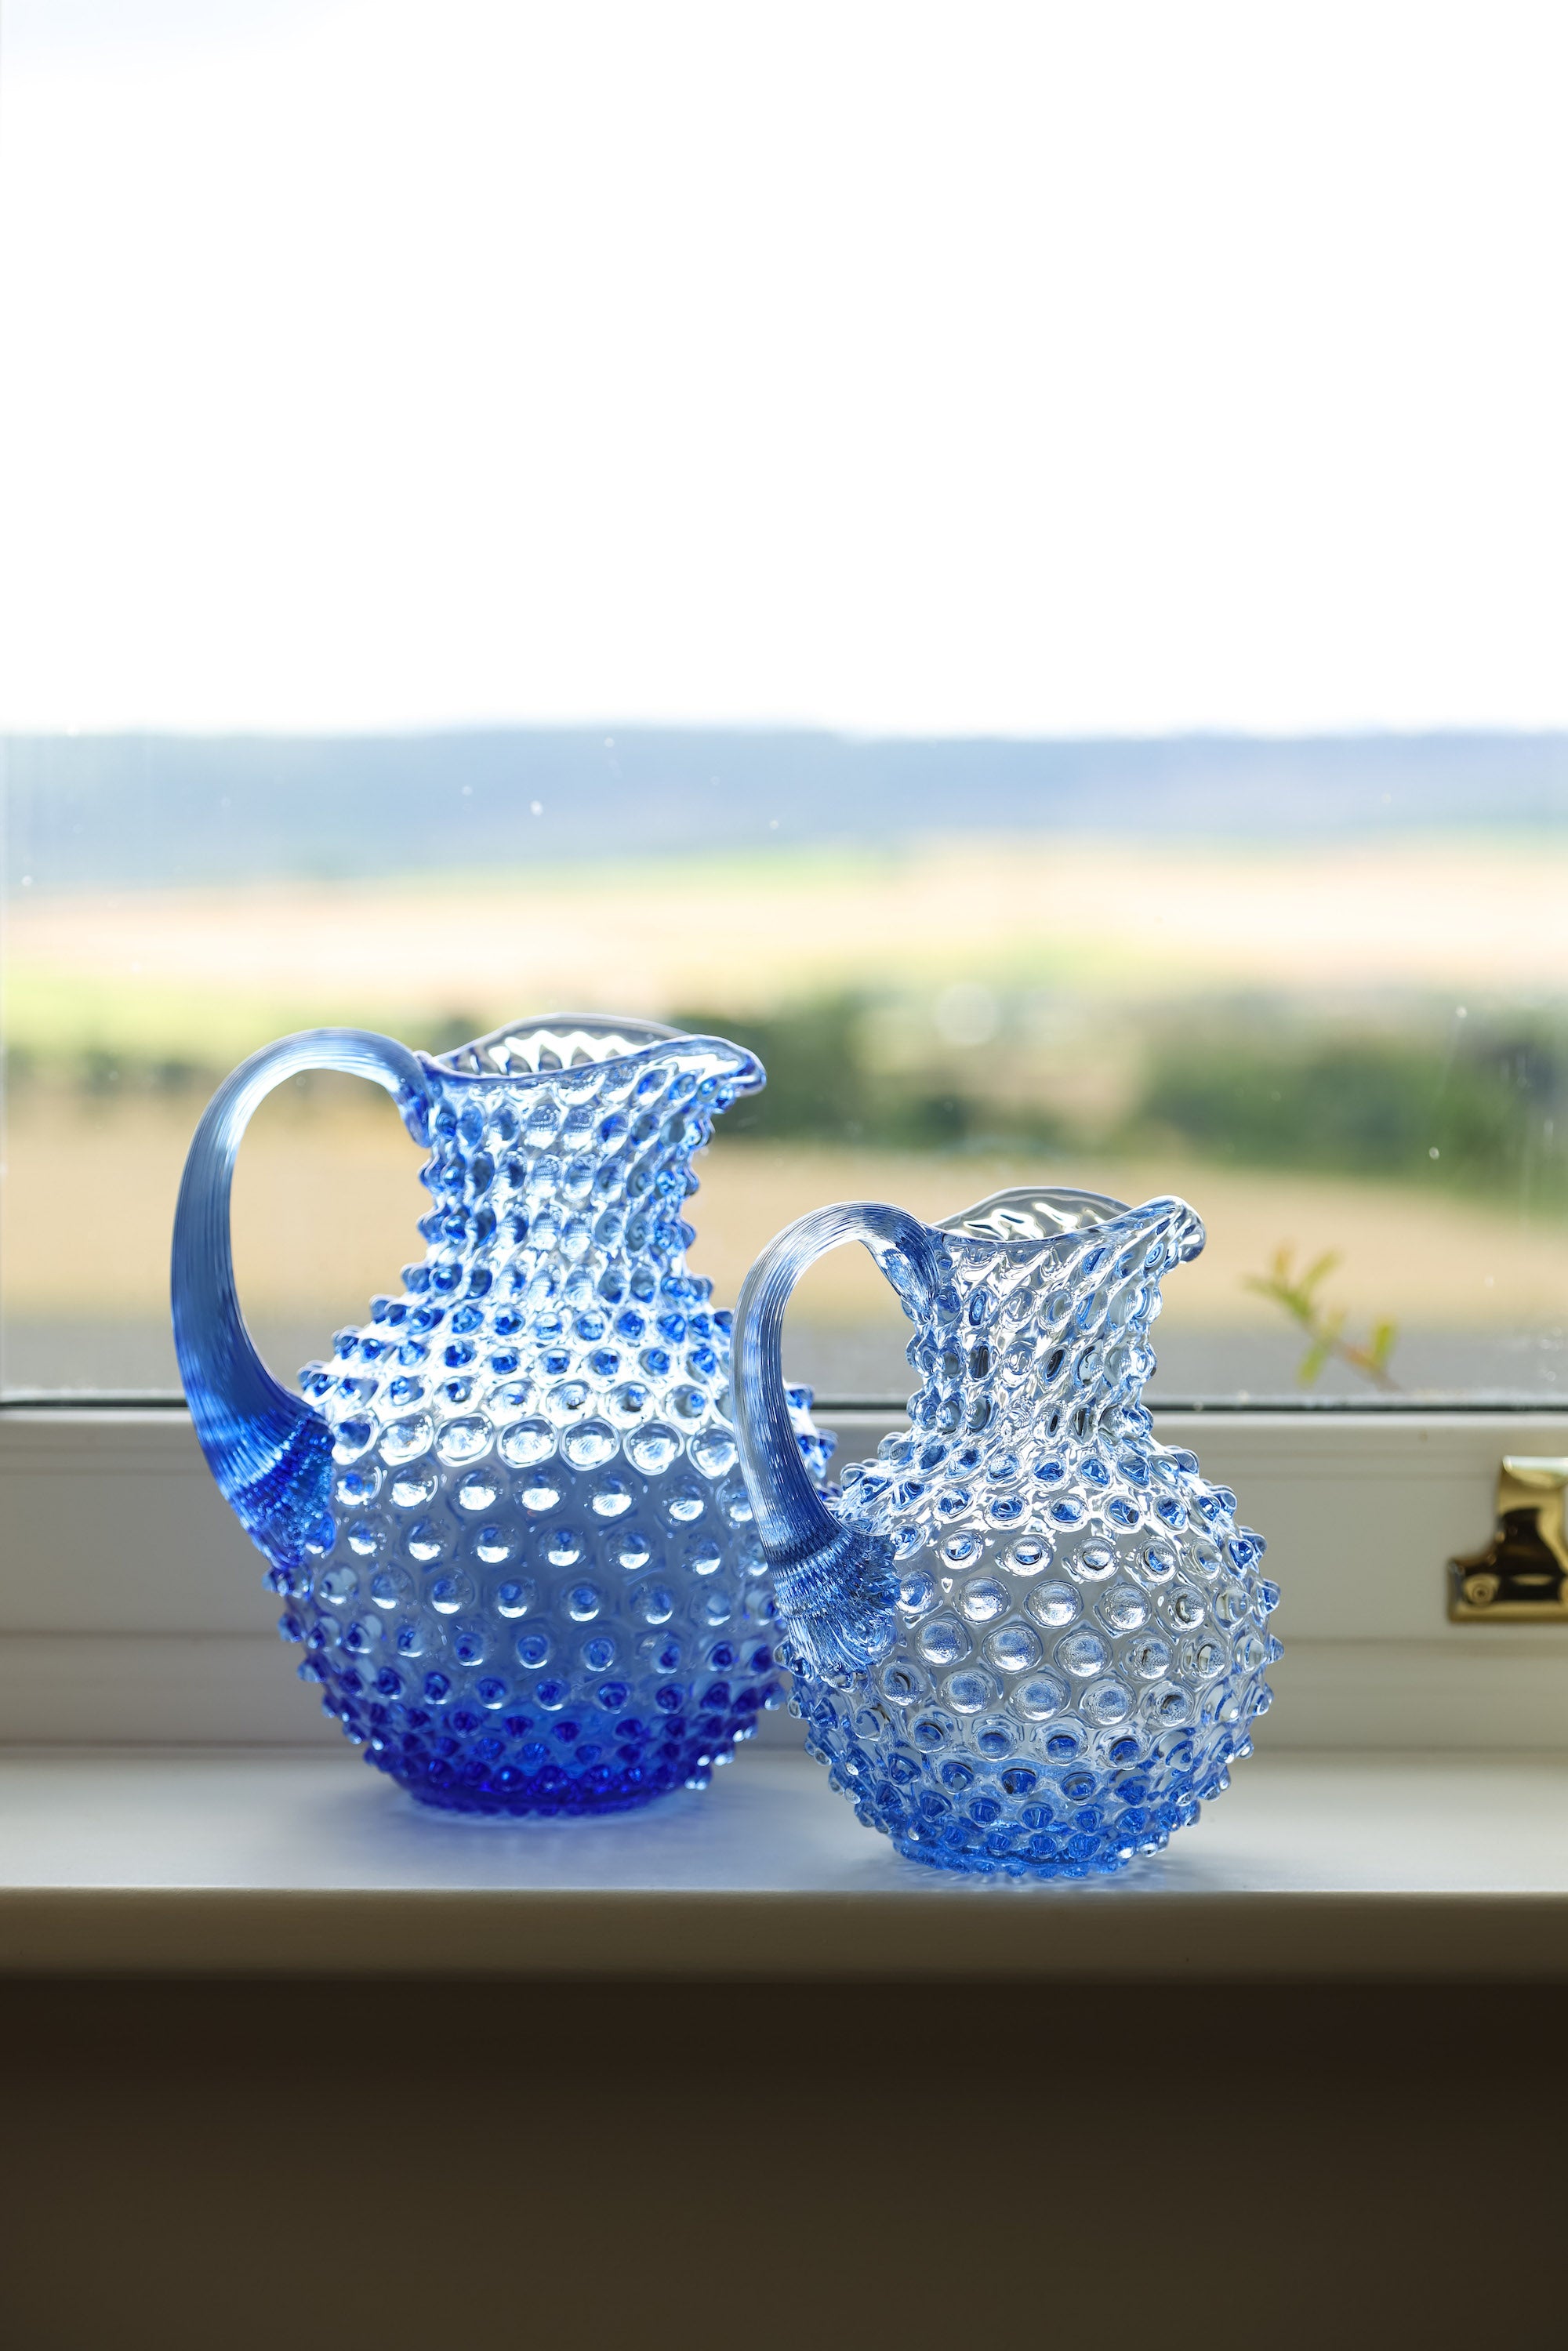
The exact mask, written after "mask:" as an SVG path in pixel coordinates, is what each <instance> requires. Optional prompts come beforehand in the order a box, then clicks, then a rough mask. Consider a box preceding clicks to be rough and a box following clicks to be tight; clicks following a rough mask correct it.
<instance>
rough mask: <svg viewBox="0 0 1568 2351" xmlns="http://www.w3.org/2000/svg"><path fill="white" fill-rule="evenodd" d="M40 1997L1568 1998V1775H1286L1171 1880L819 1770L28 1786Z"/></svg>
mask: <svg viewBox="0 0 1568 2351" xmlns="http://www.w3.org/2000/svg"><path fill="white" fill-rule="evenodd" d="M0 1973H4V1974H9V1975H12V1976H32V1977H37V1976H44V1975H48V1976H58V1975H90V1976H95V1977H102V1976H139V1975H140V1976H146V1975H159V1976H171V1975H172V1976H187V1975H199V1976H205V1977H225V1976H226V1977H246V1978H256V1977H290V1976H295V1977H322V1976H327V1977H331V1976H356V1977H365V1976H399V1977H421V1976H458V1977H462V1976H468V1977H512V1978H529V1977H532V1978H550V1977H556V1978H559V1977H573V1978H579V1979H582V1978H588V1979H597V1980H604V1981H605V1982H606V1983H610V1982H613V1981H614V1980H632V1979H641V1980H646V1979H648V1978H655V1979H669V1980H674V1979H685V1980H721V1979H722V1980H747V1979H750V1980H781V1979H785V1978H789V1979H793V1980H853V1979H856V1978H859V1979H862V1980H865V1979H873V1980H890V1979H899V1978H903V1979H913V1978H922V1977H925V1978H942V1979H947V1980H952V1979H970V1980H1001V1979H1013V1980H1017V1979H1020V1978H1022V1979H1030V1978H1032V1979H1040V1980H1049V1979H1058V1980H1071V1979H1080V1980H1082V1979H1087V1978H1093V1979H1096V1980H1100V1979H1105V1980H1126V1981H1134V1980H1146V1981H1149V1982H1157V1983H1160V1984H1163V1985H1169V1984H1170V1983H1172V1982H1173V1981H1181V1980H1186V1981H1198V1980H1207V1981H1227V1980H1228V1981H1249V1980H1250V1981H1272V1982H1278V1983H1280V1984H1281V1985H1283V1984H1287V1983H1291V1982H1302V1981H1320V1982H1328V1981H1334V1980H1349V1981H1358V1982H1368V1981H1378V1980H1383V1981H1388V1980H1396V1981H1407V1982H1417V1981H1469V1982H1475V1981H1480V1980H1500V1981H1521V1982H1522V1981H1535V1982H1545V1981H1552V1982H1555V1981H1560V1980H1563V1978H1564V1977H1568V1757H1564V1756H1562V1755H1552V1756H1539V1757H1523V1756H1518V1755H1515V1756H1500V1757H1499V1756H1490V1757H1483V1756H1479V1755H1469V1756H1465V1757H1461V1758H1455V1757H1452V1756H1430V1755H1428V1756H1397V1755H1393V1754H1387V1753H1385V1754H1379V1755H1359V1756H1357V1755H1351V1754H1344V1753H1340V1754H1331V1753H1323V1752H1319V1753H1316V1754H1305V1753H1299V1752H1298V1753H1289V1752H1280V1753H1276V1754H1273V1755H1262V1754H1260V1755H1258V1756H1256V1757H1254V1758H1253V1759H1252V1761H1250V1762H1249V1763H1247V1764H1244V1765H1241V1766H1239V1768H1238V1770H1237V1771H1236V1775H1235V1782H1234V1784H1233V1786H1232V1788H1231V1790H1230V1792H1229V1793H1228V1795H1226V1796H1224V1797H1223V1798H1221V1799H1220V1800H1219V1801H1218V1802H1216V1803H1213V1804H1210V1805H1208V1806H1207V1807H1206V1808H1205V1811H1204V1814H1203V1818H1202V1820H1201V1822H1200V1823H1198V1825H1197V1827H1196V1828H1193V1829H1190V1830H1187V1831H1185V1832H1184V1833H1183V1834H1181V1835H1180V1836H1179V1837H1178V1838H1176V1840H1175V1841H1174V1842H1173V1844H1172V1846H1171V1849H1170V1851H1169V1852H1168V1853H1167V1854H1166V1855H1162V1856H1160V1857H1158V1858H1157V1859H1152V1860H1149V1861H1145V1862H1141V1863H1138V1864H1135V1865H1134V1866H1133V1868H1131V1869H1130V1870H1128V1871H1127V1872H1125V1873H1124V1875H1122V1876H1119V1877H1116V1878H1113V1879H1100V1880H1093V1881H1090V1882H1088V1883H1086V1884H1082V1885H1052V1886H1036V1885H1032V1884H1009V1883H1008V1882H1006V1881H996V1880H980V1879H973V1878H964V1877H958V1876H950V1875H948V1874H946V1873H944V1872H939V1871H936V1870H926V1869H924V1868H922V1867H921V1866H920V1865H918V1864H915V1863H913V1862H905V1861H903V1860H901V1859H900V1858H899V1856H898V1855H896V1854H894V1851H893V1849H892V1847H891V1846H890V1845H888V1844H887V1843H886V1842H885V1840H884V1839H883V1838H882V1837H880V1836H877V1835H875V1834H872V1833H868V1832H867V1831H865V1830H863V1829H862V1828H861V1827H860V1826H859V1825H858V1824H857V1823H856V1821H855V1818H854V1815H853V1813H852V1811H851V1810H850V1807H849V1806H848V1805H847V1804H846V1803H845V1802H843V1800H842V1799H841V1797H839V1796H837V1795H835V1794H834V1793H833V1792H832V1791H831V1789H830V1788H829V1787H828V1785H827V1782H826V1779H825V1776H824V1775H823V1774H822V1773H821V1771H819V1770H818V1769H817V1768H816V1767H815V1766H814V1765H813V1764H811V1763H810V1761H807V1759H806V1758H805V1757H804V1756H803V1755H795V1754H789V1753H783V1752H778V1751H768V1750H765V1749H756V1748H753V1749H750V1750H747V1751H746V1752H744V1753H743V1754H741V1755H740V1756H738V1757H737V1760H736V1761H735V1762H734V1764H733V1765H731V1766H730V1767H729V1769H728V1770H727V1771H724V1772H722V1773H721V1774H719V1775H718V1777H717V1778H716V1781H715V1782H714V1785H713V1787H712V1789H711V1790H709V1791H708V1792H706V1793H704V1794H700V1795H699V1794H695V1793H687V1792H681V1793H679V1794H677V1795H674V1796H673V1797H670V1798H667V1799H665V1800H664V1801H662V1802H660V1803H658V1804H656V1805H653V1806H652V1807H650V1808H649V1810H648V1811H647V1812H645V1813H636V1814H630V1815H627V1814H622V1815H620V1816H618V1817H614V1818H610V1819H605V1820H600V1821H587V1822H556V1821H523V1822H507V1823H471V1822H465V1821H462V1820H453V1819H450V1818H447V1817H446V1816H444V1815H441V1814H435V1813H428V1812H424V1811H422V1810H421V1808H420V1807H419V1806H417V1805H416V1804H414V1803H413V1801H412V1799H410V1798H408V1797H406V1796H404V1795H403V1794H402V1792H400V1791H398V1790H396V1789H395V1788H393V1787H392V1786H391V1785H390V1784H389V1783H388V1782H385V1781H384V1780H382V1779H381V1778H380V1777H379V1776H378V1775H376V1774H373V1773H371V1771H367V1770H366V1769H365V1768H364V1766H363V1765H362V1764H361V1763H360V1762H359V1761H357V1760H356V1759H355V1758H354V1756H353V1755H352V1754H351V1752H350V1750H348V1749H347V1748H346V1747H345V1748H342V1749H341V1750H340V1751H339V1752H338V1753H335V1754H333V1753H319V1752H311V1751H300V1750H293V1751H289V1750H277V1749H274V1750H260V1751H257V1750H252V1751H250V1752H246V1751H245V1750H239V1749H235V1748H233V1747H230V1748H226V1749H223V1750H209V1751H204V1750H193V1749H186V1750H183V1751H181V1752H164V1753H158V1752H156V1751H153V1750H146V1749H142V1750H128V1751H122V1752H113V1751H109V1750H96V1751H92V1752H78V1753H74V1754H73V1753H70V1752H68V1751H66V1750H52V1751H42V1750H34V1751H32V1752H30V1753H28V1752H24V1751H14V1752H13V1753H12V1754H11V1755H10V1756H9V1757H7V1758H3V1759H0Z"/></svg>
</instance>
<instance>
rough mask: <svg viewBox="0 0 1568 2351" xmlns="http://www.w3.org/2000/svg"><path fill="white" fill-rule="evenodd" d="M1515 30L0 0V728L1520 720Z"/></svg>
mask: <svg viewBox="0 0 1568 2351" xmlns="http://www.w3.org/2000/svg"><path fill="white" fill-rule="evenodd" d="M1565 99H1568V8H1565V7H1564V6H1563V5H1561V0H1550V5H1513V0H1474V4H1473V5H1444V0H1420V4H1419V5H1403V0H1352V4H1351V5H1342V0H1310V5H1308V0H1267V5H1260V0H1241V5H1218V0H1068V4H1067V5H1057V0H1024V5H1011V0H949V4H948V5H923V0H889V4H888V5H883V0H543V5H535V0H424V5H417V6H416V5H410V0H369V5H362V0H340V4H339V5H329V0H5V17H4V31H3V36H0V321H3V332H4V338H5V343H4V358H3V364H0V723H5V724H8V725H10V726H68V725H74V726H81V727H84V728H95V727H105V726H126V725H146V726H177V727H192V728H197V727H220V726H263V727H329V728H336V727H381V726H424V725H437V724H445V723H471V722H482V721H505V720H520V721H529V720H587V721H616V722H619V723H622V724H626V723H629V722H632V721H635V720H651V721H660V720H664V721H679V722H699V723H700V722H705V721H706V722H743V723H766V722H772V721H784V722H807V723H819V724H824V725H829V726H842V727H849V728H864V729H873V730H888V731H894V732H900V733H932V732H942V733H946V732H960V731H978V732H985V733H1002V734H1021V733H1041V734H1053V733H1063V732H1077V731H1094V732H1145V731H1152V730H1164V729H1167V728H1185V727H1192V726H1229V727H1243V728H1260V729H1265V730H1290V731H1294V730H1298V729H1301V730H1312V729H1318V728H1330V727H1333V728H1337V727H1342V726H1448V725H1467V724H1474V725H1489V724H1490V725H1502V726H1542V725H1558V726H1561V725H1564V724H1568V661H1565V658H1564V653H1565V648H1568V576H1565V575H1568V554H1565V550H1568V138H1565V137H1564V135H1563V128H1564V115H1565Z"/></svg>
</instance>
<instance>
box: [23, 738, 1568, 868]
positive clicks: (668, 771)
mask: <svg viewBox="0 0 1568 2351" xmlns="http://www.w3.org/2000/svg"><path fill="white" fill-rule="evenodd" d="M0 749H3V752H4V758H5V789H6V796H7V831H8V840H9V861H10V873H11V882H12V885H13V886H15V884H16V881H17V879H18V877H19V875H20V874H21V873H23V872H27V873H30V874H31V875H32V876H33V880H34V883H35V885H36V886H37V887H41V888H48V889H68V888H75V887H81V886H86V885H105V884H107V885H113V884H120V885H126V886H136V885H139V884H151V883H201V882H233V881H237V880H241V879H246V878H260V877H262V876H278V875H309V876H314V877H317V878H324V877H330V876H332V875H336V874H343V875H348V874H360V873H366V874H369V873H385V872H413V871H417V870H418V869H419V868H420V867H422V866H444V867H451V866H460V865H475V864H486V863H496V864H506V865H514V866H515V865H519V864H526V863H528V862H533V861H535V860H537V859H559V858H593V857H617V856H629V855H637V854H643V853H646V852H661V851H667V852H685V851H690V850H695V849H699V848H708V849H716V848H717V849H732V850H738V849H747V848H751V849H761V848H764V847H766V846H767V845H768V843H770V842H772V843H777V842H789V843H792V844H797V845H799V844H800V843H804V842H810V841H852V840H853V841H876V840H899V839H907V838H909V837H910V836H912V835H919V834H923V833H931V832H941V831H964V832H974V831H1031V832H1032V831H1051V830H1061V831H1113V832H1119V831H1134V832H1145V833H1153V834H1166V833H1172V832H1176V831H1184V832H1189V833H1190V832H1195V831H1196V832H1198V833H1200V834H1211V835H1214V836H1224V835H1227V834H1236V833H1241V834H1248V835H1252V836H1258V835H1265V836H1266V835H1270V834H1272V835H1311V834H1322V833H1325V832H1346V831H1385V830H1387V829H1388V828H1390V827H1398V828H1408V827H1416V826H1421V827H1427V826H1440V827H1444V828H1452V827H1479V826H1498V825H1504V826H1517V825H1531V826H1535V825H1541V824H1548V823H1550V824H1557V823H1561V822H1563V820H1564V819H1568V735H1562V734H1554V735H1500V734H1499V735H1482V734H1475V735H1460V734H1441V735H1377V736H1348V737H1308V738H1302V739H1298V740H1286V741H1280V740H1264V739H1260V738H1255V737H1243V736H1187V737H1174V738H1166V739H1163V740H1153V741H1129V740H1121V741H1084V742H1062V741H1045V742H1012V741H998V740H996V739H993V738H988V739H977V740H974V741H957V740H953V741H909V740H895V739H863V738H856V737H843V736H835V735H828V734H810V733H804V732H795V733H789V732H769V731H758V732H756V733H746V732H739V731H734V730H729V731H721V730H714V731H711V732H709V731H703V730H691V731H684V732H683V731H681V730H678V729H669V728H633V729H630V730H626V731H621V730H617V731H616V733H615V734H614V735H613V737H610V736H607V735H606V734H604V733H601V732H599V731H597V730H592V729H588V728H578V729H554V730H551V729H542V728H541V729H535V728H494V729H475V730H473V731H471V732H452V733H445V734H429V735H387V736H340V737H321V736H261V735H253V736H211V737H203V736H172V735H110V736H76V737H68V736H37V735H18V736H11V737H5V738H3V740H0ZM535 803H538V812H537V813H536V810H535Z"/></svg>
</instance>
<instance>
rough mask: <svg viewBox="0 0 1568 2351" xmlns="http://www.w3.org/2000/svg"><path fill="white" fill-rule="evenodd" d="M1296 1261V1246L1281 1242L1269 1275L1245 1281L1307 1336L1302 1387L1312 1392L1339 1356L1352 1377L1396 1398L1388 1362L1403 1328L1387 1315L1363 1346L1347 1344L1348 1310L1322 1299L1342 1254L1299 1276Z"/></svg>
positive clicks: (1333, 1252) (1329, 1254)
mask: <svg viewBox="0 0 1568 2351" xmlns="http://www.w3.org/2000/svg"><path fill="white" fill-rule="evenodd" d="M1295 1255H1296V1251H1295V1246H1294V1244H1293V1243H1292V1242H1291V1241H1281V1244H1280V1246H1279V1248H1278V1249H1276V1250H1275V1251H1274V1259H1273V1263H1272V1265H1271V1267H1270V1270H1269V1271H1268V1272H1267V1273H1249V1274H1247V1275H1245V1276H1244V1277H1243V1280H1242V1288H1243V1289H1244V1290H1255V1291H1256V1292H1257V1294H1258V1296H1259V1297H1260V1298H1269V1299H1272V1301H1274V1303H1275V1305H1276V1306H1281V1307H1283V1309H1284V1311H1285V1312H1286V1313H1287V1314H1288V1315H1289V1316H1290V1317H1291V1322H1295V1323H1298V1324H1299V1325H1300V1326H1301V1329H1302V1330H1303V1331H1304V1332H1306V1334H1307V1338H1308V1341H1309V1344H1308V1347H1307V1352H1306V1353H1305V1354H1304V1355H1303V1356H1302V1357H1301V1362H1300V1364H1298V1365H1297V1367H1296V1377H1297V1379H1298V1380H1299V1381H1300V1382H1301V1385H1302V1387H1304V1388H1310V1387H1311V1386H1312V1384H1313V1382H1314V1381H1315V1380H1316V1379H1317V1378H1318V1376H1319V1375H1320V1374H1321V1373H1322V1369H1323V1366H1324V1364H1327V1363H1328V1361H1329V1360H1330V1358H1331V1357H1332V1356H1337V1357H1338V1358H1339V1360H1340V1362H1341V1363H1342V1364H1349V1365H1350V1368H1351V1370H1352V1371H1354V1372H1359V1373H1360V1374H1361V1376H1362V1378H1363V1379H1364V1380H1370V1381H1371V1383H1372V1384H1373V1386H1374V1387H1376V1388H1382V1389H1383V1390H1384V1391H1385V1393H1386V1394H1390V1395H1396V1394H1397V1393H1398V1392H1399V1383H1398V1381H1397V1380H1396V1379H1395V1378H1394V1376H1393V1374H1391V1373H1390V1371H1389V1368H1388V1359H1389V1357H1390V1356H1391V1355H1392V1354H1393V1353H1394V1345H1395V1342H1396V1339H1397V1338H1398V1336H1399V1325H1398V1324H1397V1323H1396V1322H1392V1321H1390V1320H1389V1318H1388V1317H1387V1316H1386V1315H1385V1316H1383V1317H1382V1318H1381V1319H1380V1320H1379V1321H1378V1322H1375V1323H1374V1324H1373V1326H1372V1329H1371V1331H1370V1332H1368V1334H1367V1337H1366V1339H1365V1340H1364V1342H1363V1343H1359V1344H1358V1343H1356V1342H1355V1341H1354V1340H1351V1339H1347V1338H1346V1337H1345V1336H1344V1326H1345V1321H1346V1311H1347V1310H1346V1309H1345V1308H1344V1307H1343V1306H1329V1305H1327V1304H1325V1303H1324V1301H1323V1300H1322V1297H1321V1296H1320V1294H1319V1293H1320V1292H1321V1290H1322V1285H1323V1283H1324V1282H1325V1281H1326V1280H1328V1278H1329V1276H1330V1274H1331V1273H1333V1270H1334V1268H1335V1267H1336V1266H1337V1265H1338V1264H1339V1263H1340V1262H1341V1259H1340V1253H1339V1251H1338V1250H1337V1249H1326V1250H1325V1251H1324V1253H1323V1255H1322V1257H1320V1258H1315V1259H1313V1261H1312V1264H1311V1265H1309V1266H1306V1267H1304V1268H1303V1269H1302V1270H1301V1272H1300V1273H1298V1272H1296V1271H1295V1270H1294V1267H1295Z"/></svg>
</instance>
